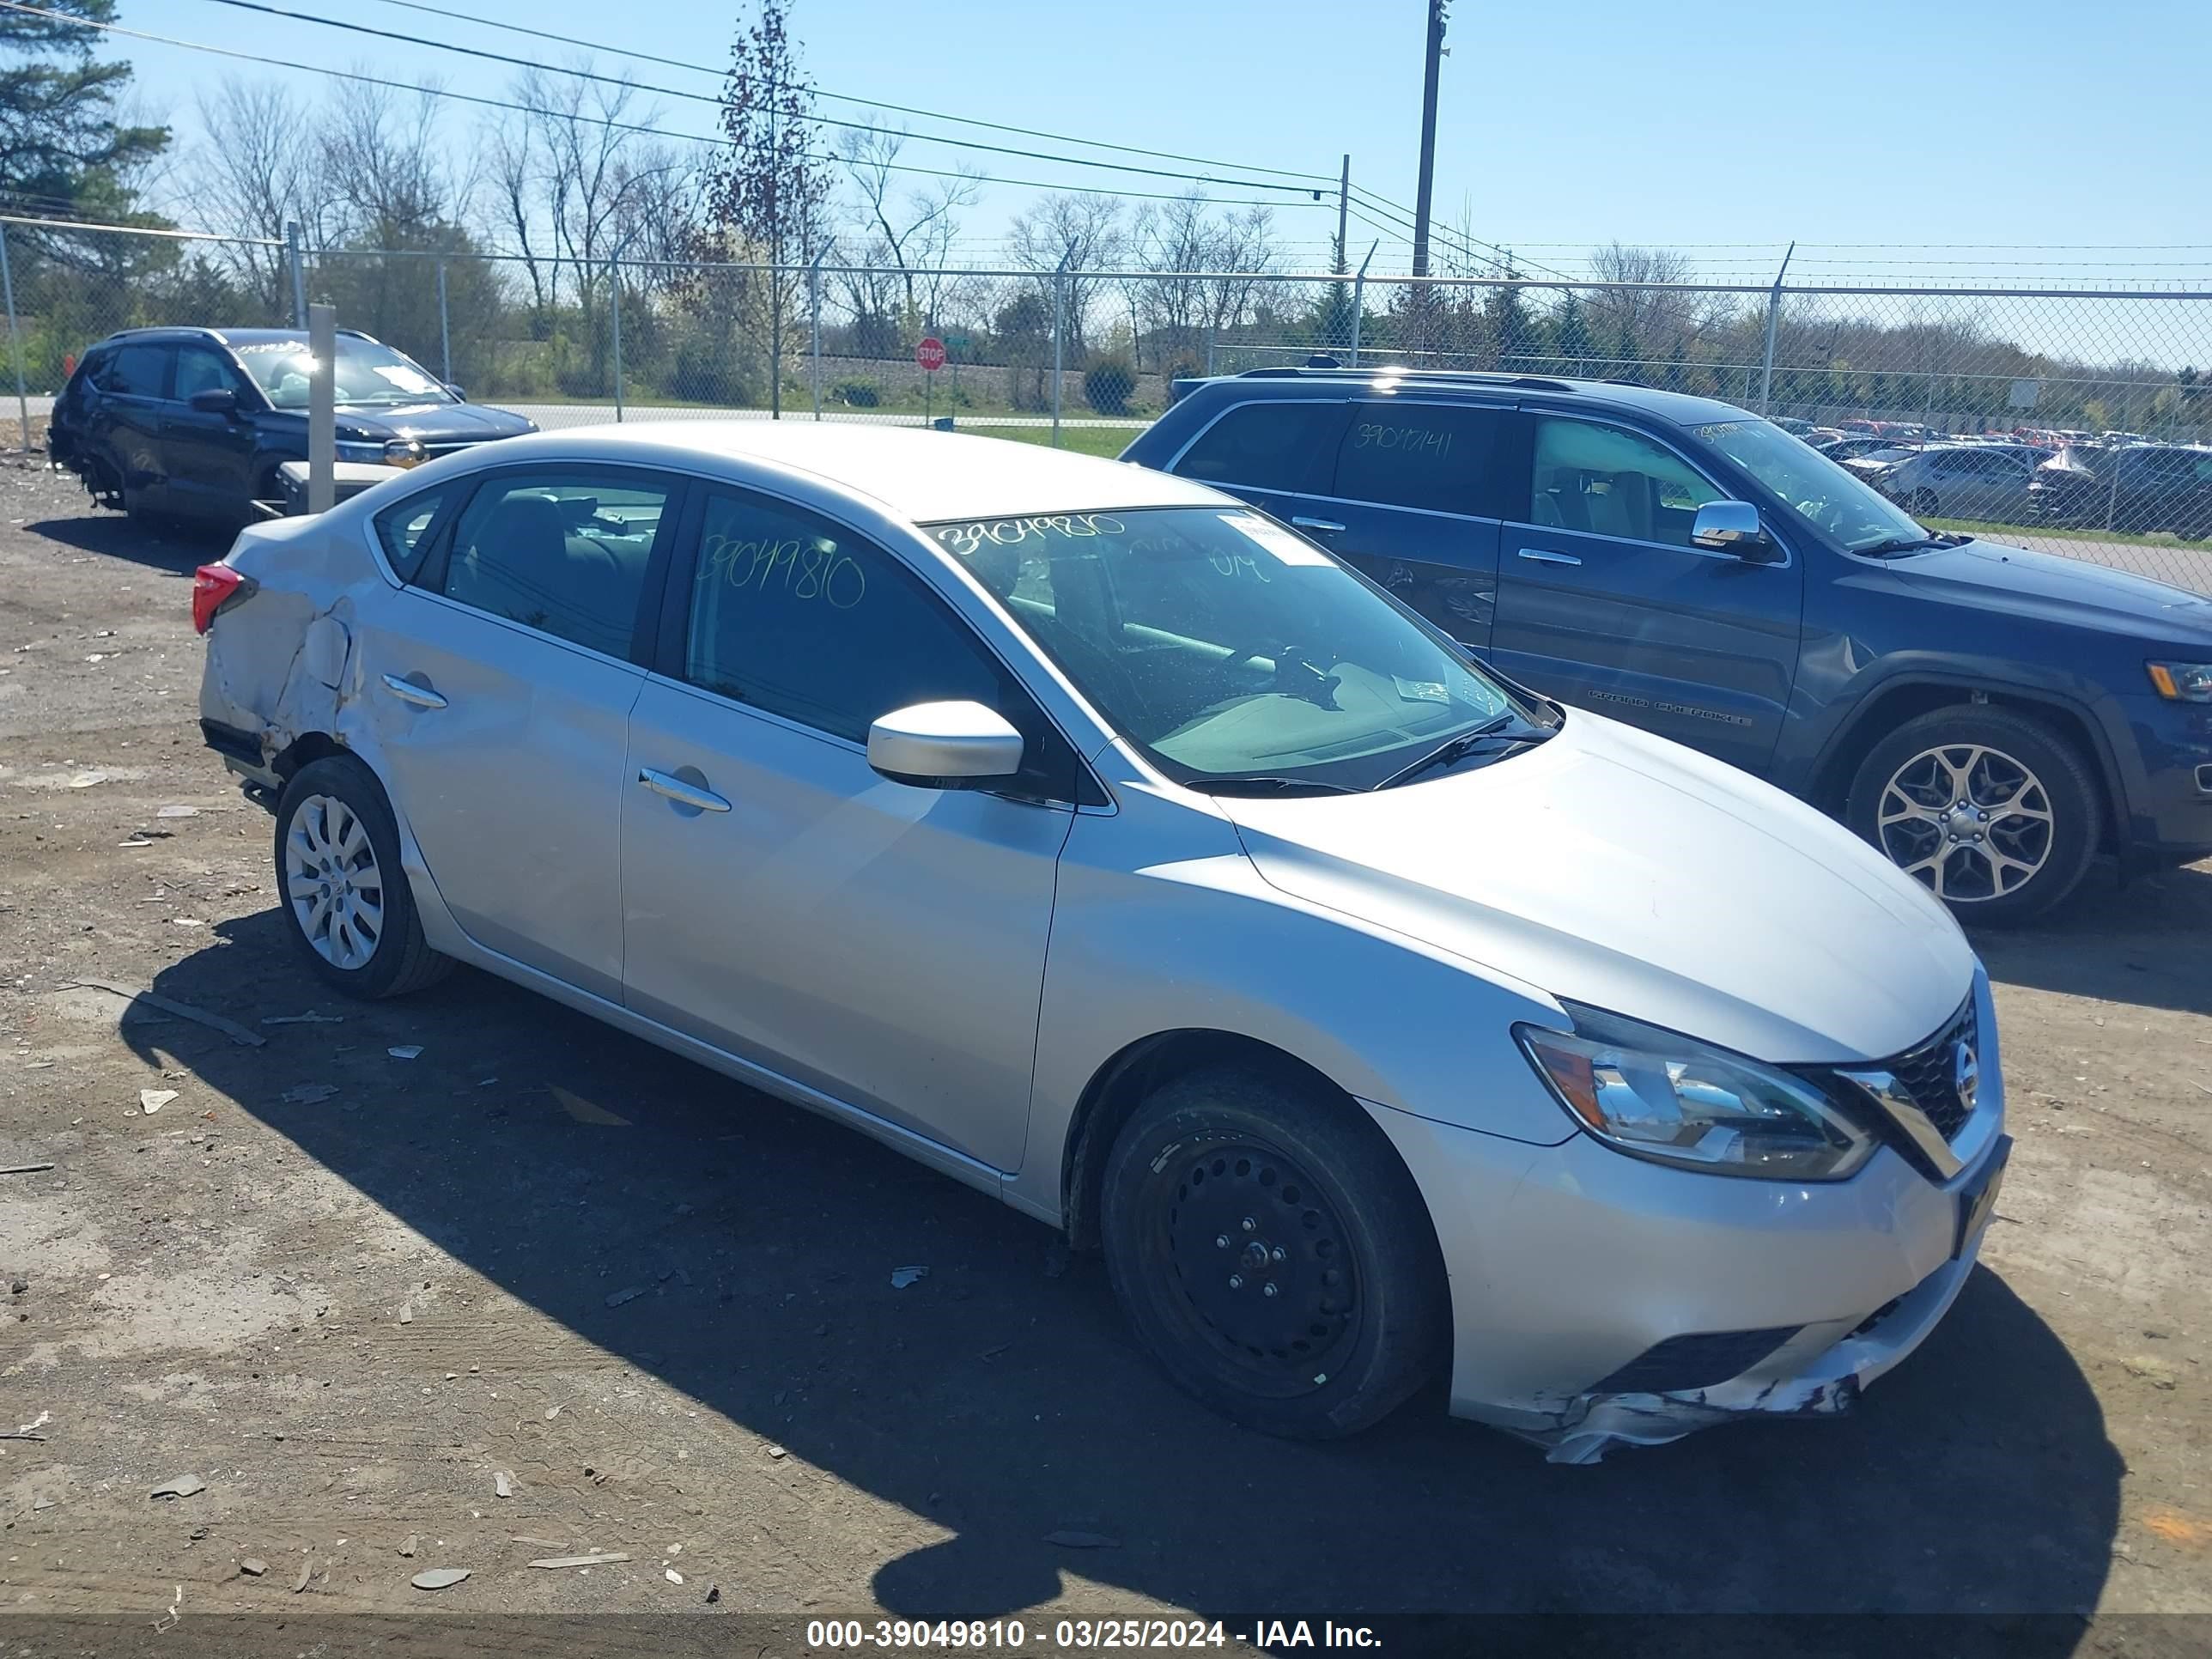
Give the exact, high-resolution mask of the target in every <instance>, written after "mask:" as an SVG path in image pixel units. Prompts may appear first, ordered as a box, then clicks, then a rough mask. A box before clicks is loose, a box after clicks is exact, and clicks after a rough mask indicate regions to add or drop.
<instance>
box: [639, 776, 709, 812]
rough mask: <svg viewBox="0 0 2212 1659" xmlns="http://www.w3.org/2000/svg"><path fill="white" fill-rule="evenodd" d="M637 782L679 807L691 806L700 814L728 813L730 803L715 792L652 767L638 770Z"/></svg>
mask: <svg viewBox="0 0 2212 1659" xmlns="http://www.w3.org/2000/svg"><path fill="white" fill-rule="evenodd" d="M637 781H639V782H640V783H641V784H643V785H644V786H645V787H647V788H648V789H650V790H652V791H653V793H654V794H656V795H665V796H667V797H668V799H671V800H672V801H674V802H675V803H676V804H677V805H679V806H689V807H690V808H691V809H692V810H693V811H699V812H726V811H729V810H730V803H729V802H727V801H726V800H724V799H722V798H721V797H720V795H718V794H716V793H714V791H713V790H711V789H707V788H702V787H700V786H699V785H698V784H696V783H686V782H684V780H683V779H681V778H676V777H671V776H670V775H668V774H667V773H665V772H656V771H654V770H653V769H652V768H651V767H650V766H641V767H639V768H638V769H637Z"/></svg>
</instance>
